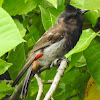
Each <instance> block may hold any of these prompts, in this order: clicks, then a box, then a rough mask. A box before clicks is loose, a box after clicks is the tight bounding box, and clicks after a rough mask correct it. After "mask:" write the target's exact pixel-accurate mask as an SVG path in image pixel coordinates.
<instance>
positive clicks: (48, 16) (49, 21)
mask: <svg viewBox="0 0 100 100" xmlns="http://www.w3.org/2000/svg"><path fill="white" fill-rule="evenodd" d="M39 7H40V10H41V16H42V22H43V26H44V29H45V30H48V29H49V28H50V27H51V26H53V25H54V24H55V20H56V17H55V16H54V15H53V14H52V13H51V12H50V11H49V10H47V9H44V8H43V7H42V6H39Z"/></svg>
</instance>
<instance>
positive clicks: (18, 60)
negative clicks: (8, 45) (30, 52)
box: [8, 43, 26, 79]
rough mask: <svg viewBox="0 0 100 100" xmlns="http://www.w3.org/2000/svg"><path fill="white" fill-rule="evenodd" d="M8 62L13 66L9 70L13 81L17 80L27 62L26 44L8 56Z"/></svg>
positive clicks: (19, 46)
mask: <svg viewBox="0 0 100 100" xmlns="http://www.w3.org/2000/svg"><path fill="white" fill-rule="evenodd" d="M8 62H10V63H12V64H13V65H12V66H11V67H10V68H9V69H8V72H9V74H10V77H11V79H15V77H16V76H17V74H18V73H19V71H20V70H21V69H22V67H23V66H24V64H25V62H26V55H25V49H24V44H23V43H22V44H20V45H18V46H17V47H16V49H15V50H12V51H11V52H10V53H9V56H8Z"/></svg>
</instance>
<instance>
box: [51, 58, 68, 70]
mask: <svg viewBox="0 0 100 100" xmlns="http://www.w3.org/2000/svg"><path fill="white" fill-rule="evenodd" d="M64 59H65V60H66V62H67V63H68V65H69V61H68V59H66V58H64V57H59V58H57V59H55V60H54V61H52V63H51V65H50V68H52V67H54V66H59V65H60V63H61V61H62V60H64Z"/></svg>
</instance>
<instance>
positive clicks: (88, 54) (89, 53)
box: [84, 37, 100, 87]
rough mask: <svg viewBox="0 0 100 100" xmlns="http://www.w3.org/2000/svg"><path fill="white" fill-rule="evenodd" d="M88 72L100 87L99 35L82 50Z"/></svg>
mask: <svg viewBox="0 0 100 100" xmlns="http://www.w3.org/2000/svg"><path fill="white" fill-rule="evenodd" d="M84 56H85V58H86V62H87V66H88V69H89V72H90V74H91V76H92V77H93V79H94V80H95V82H96V83H97V84H98V85H99V87H100V77H99V76H100V37H96V38H95V39H94V40H93V41H92V42H91V44H90V46H89V47H88V48H87V49H86V50H85V51H84Z"/></svg>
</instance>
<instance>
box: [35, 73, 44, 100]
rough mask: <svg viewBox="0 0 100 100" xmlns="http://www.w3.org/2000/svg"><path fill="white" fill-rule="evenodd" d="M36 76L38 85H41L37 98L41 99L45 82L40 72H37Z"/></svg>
mask: <svg viewBox="0 0 100 100" xmlns="http://www.w3.org/2000/svg"><path fill="white" fill-rule="evenodd" d="M35 78H36V80H37V82H38V86H39V90H38V94H37V97H36V100H40V98H41V95H42V93H43V84H42V80H41V78H40V76H39V75H38V74H35Z"/></svg>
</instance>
